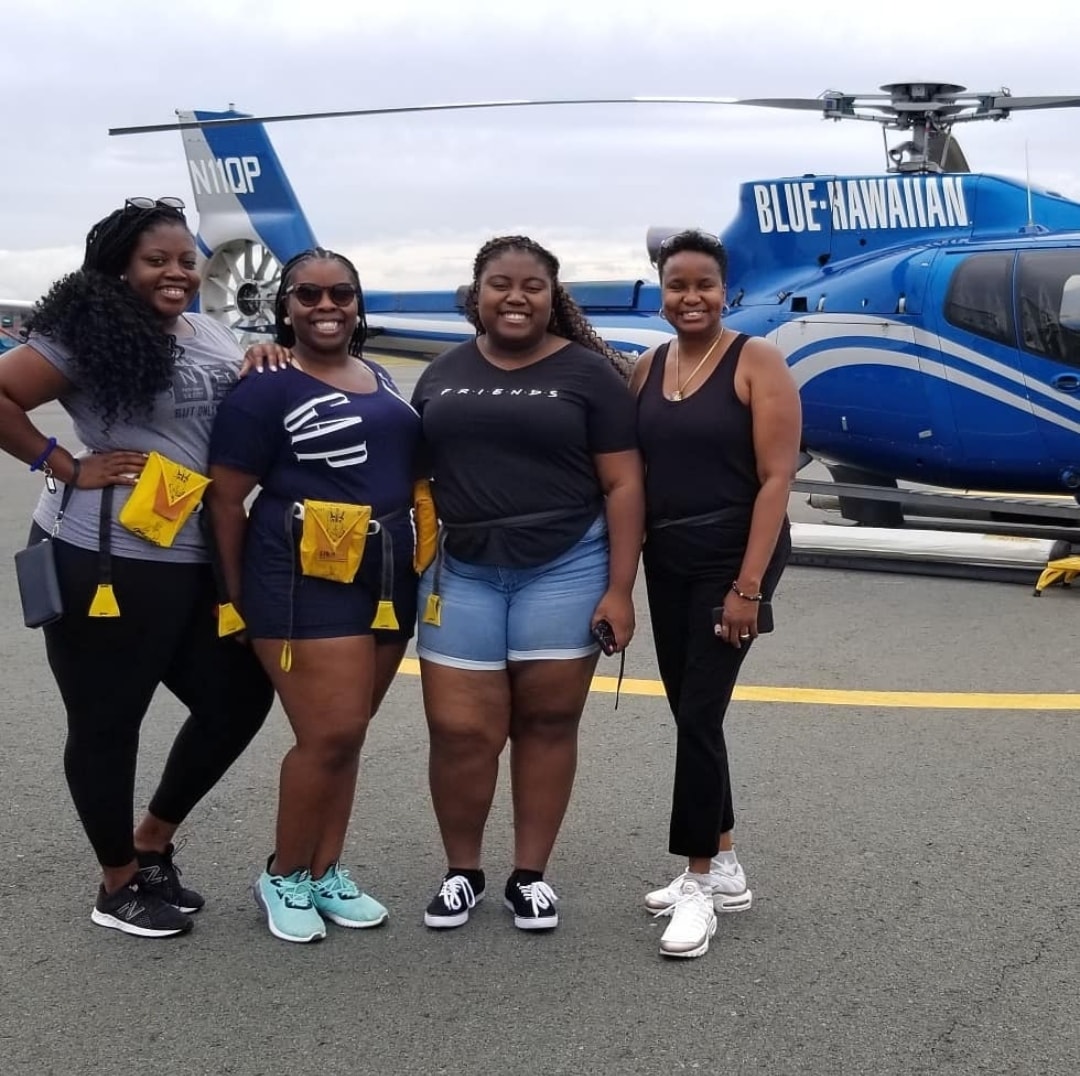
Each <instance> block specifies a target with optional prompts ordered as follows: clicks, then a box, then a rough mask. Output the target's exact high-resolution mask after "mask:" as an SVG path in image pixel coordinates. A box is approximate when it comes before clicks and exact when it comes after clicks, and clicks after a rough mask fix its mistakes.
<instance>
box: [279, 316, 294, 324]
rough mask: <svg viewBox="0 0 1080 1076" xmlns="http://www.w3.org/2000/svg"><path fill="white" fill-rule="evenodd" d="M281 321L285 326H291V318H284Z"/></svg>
mask: <svg viewBox="0 0 1080 1076" xmlns="http://www.w3.org/2000/svg"><path fill="white" fill-rule="evenodd" d="M281 320H282V321H283V322H284V323H285V324H286V325H291V324H292V318H290V317H284V318H282V319H281Z"/></svg>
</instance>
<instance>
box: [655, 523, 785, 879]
mask: <svg viewBox="0 0 1080 1076" xmlns="http://www.w3.org/2000/svg"><path fill="white" fill-rule="evenodd" d="M701 537H702V536H700V535H695V536H694V537H693V539H692V540H691V541H690V542H685V541H684V540H683V536H679V535H675V534H671V535H668V534H666V533H665V534H663V536H662V537H658V538H656V539H654V537H653V535H652V534H650V536H649V538H648V540H647V541H646V543H645V557H644V568H645V583H646V587H647V589H648V595H649V613H650V616H651V617H652V630H653V640H654V643H655V646H656V660H657V664H658V665H659V667H660V678H661V680H663V682H664V693H665V694H666V695H667V700H668V704H669V705H670V707H671V712H672V714H674V716H675V726H676V734H677V736H676V750H675V784H674V789H673V792H672V805H671V824H670V834H669V844H668V850H669V851H670V852H671V853H672V854H674V855H677V856H685V857H687V858H690V857H695V858H696V857H705V856H710V857H711V856H714V855H716V853H717V850H718V849H719V846H720V834H721V833H726V832H728V830H731V829H733V828H734V826H735V810H734V807H733V804H732V799H731V774H730V770H729V766H728V754H727V744H726V743H725V741H724V717H725V715H726V714H727V708H728V704H729V703H730V702H731V696H732V693H733V692H734V690H735V681H736V680H737V679H738V676H739V669H740V668H741V667H742V663H743V661H744V660H745V659H746V655H747V653H748V651H749V645H747V644H745V643H744V644H743V646H742V647H741V649H739V650H736V649H735V647H733V646H731V645H729V644H728V643H726V642H724V641H723V640H722V639H720V638H719V637H718V636H717V635H716V634H715V633H714V631H713V617H712V611H713V609H714V608H715V607H717V606H720V605H723V603H724V598H725V597H726V596H727V595H728V593H729V592H730V589H731V582H732V580H733V579H734V578H735V576H736V575H737V574H738V571H739V567H740V565H741V562H742V553H743V551H742V549H741V548H740V549H737V550H732V552H731V553H730V554H728V555H724V554H723V552H722V547H721V551H719V552H718V551H717V547H715V546H713V548H712V549H711V551H710V555H709V556H708V559H707V561H705V562H704V563H703V562H702V561H701V560H700V559H699V560H697V561H696V563H697V564H698V565H699V566H700V570H699V571H698V572H697V574H694V572H695V568H694V565H695V559H694V557H693V554H694V553H695V552H696V551H697V549H699V548H700V542H699V539H700V538H701ZM695 547H697V549H696V548H695ZM790 553H791V538H790V533H789V530H788V528H787V527H786V526H785V527H784V529H783V531H782V533H781V535H780V540H779V541H778V542H777V547H776V552H775V554H774V555H773V559H772V562H771V563H770V565H769V569H768V571H767V572H766V573H765V581H764V583H763V585H762V590H763V592H764V593H765V594H766V596H768V597H771V596H772V592H773V590H774V589H775V587H776V584H777V582H778V581H779V579H780V576H781V574H782V572H783V570H784V567H785V565H786V564H787V561H788V557H789V556H790ZM761 645H768V637H765V639H763V640H762V642H761Z"/></svg>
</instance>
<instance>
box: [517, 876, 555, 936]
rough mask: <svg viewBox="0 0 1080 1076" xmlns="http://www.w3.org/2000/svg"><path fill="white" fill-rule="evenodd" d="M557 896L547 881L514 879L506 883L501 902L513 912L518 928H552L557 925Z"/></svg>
mask: <svg viewBox="0 0 1080 1076" xmlns="http://www.w3.org/2000/svg"><path fill="white" fill-rule="evenodd" d="M558 900H559V898H558V897H557V896H556V895H555V890H554V889H552V888H551V886H549V885H548V884H547V882H543V881H537V882H522V881H515V879H514V878H513V877H511V879H510V880H509V881H508V882H507V883H506V892H505V895H504V897H503V903H504V904H505V905H506V906H507V908H509V909H510V911H512V912H513V913H514V926H516V927H517V928H518V929H519V930H554V929H555V928H556V927H557V926H558V925H559V912H558V909H556V907H555V905H556V904H557V903H558Z"/></svg>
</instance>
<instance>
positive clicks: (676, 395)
mask: <svg viewBox="0 0 1080 1076" xmlns="http://www.w3.org/2000/svg"><path fill="white" fill-rule="evenodd" d="M723 339H724V330H723V329H721V330H720V335H719V336H718V337H717V338H716V339H715V340H714V341H713V342H712V343H711V344H710V345H709V350H708V351H706V352H705V354H704V355H702V357H701V361H700V362H699V363H698V364H697V366H695V367H694V368H693V370H691V371H690V376H689V377H688V378H687V379H686V380H685V381H684V382H683V383H682V384H681V385H680V384H679V370H680V367H681V365H682V349H681V348H680V347H679V341H678V340H677V339H676V341H675V391H674V392H673V393H672V394H671V398H672V400H674V401H675V402H676V403H678V402H679V401H680V400H681V399H682V398H683V389H685V388H686V386H687V385H689V384H690V382H691V381H693V380H694V378H695V377H696V376H697V372H698V370H700V369H701V368H702V367H703V366H704V365H705V363H707V362H708V361H709V357H710V356H711V355H712V353H713V352H714V351H715V350H716V345H717V344H719V343H720V341H721V340H723Z"/></svg>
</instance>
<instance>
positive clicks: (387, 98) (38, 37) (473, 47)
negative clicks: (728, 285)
mask: <svg viewBox="0 0 1080 1076" xmlns="http://www.w3.org/2000/svg"><path fill="white" fill-rule="evenodd" d="M88 10H89V9H88ZM986 10H988V9H986ZM979 11H980V12H982V11H983V9H979ZM71 13H72V7H71V3H70V0H39V2H38V3H36V4H35V5H32V6H31V5H24V6H23V7H22V8H21V9H20V16H19V31H18V34H19V39H18V47H16V48H9V49H8V50H7V51H6V52H5V60H4V64H3V66H2V67H0V120H6V121H7V122H6V124H5V126H6V129H7V130H8V131H9V132H19V131H25V132H26V135H25V136H24V137H23V139H22V140H21V141H20V140H19V137H18V134H17V133H16V134H15V136H14V137H12V136H10V135H9V138H8V142H7V146H6V152H7V154H9V155H10V154H12V153H14V154H15V158H16V163H15V164H14V165H12V164H10V163H8V161H9V160H10V156H9V157H8V158H6V161H5V167H4V168H3V170H2V171H0V221H2V223H3V228H2V229H0V243H2V244H3V246H4V247H5V248H6V251H7V252H6V253H3V254H0V293H3V292H6V291H9V290H10V288H12V287H15V288H19V289H30V295H31V296H32V295H33V294H34V293H35V292H39V291H40V290H41V289H42V288H43V287H44V286H45V285H46V284H47V283H48V279H51V275H52V274H55V273H58V272H62V271H63V270H64V269H66V268H68V267H69V266H70V265H71V264H72V262H73V261H77V256H75V257H72V256H71V255H70V252H71V251H72V250H73V249H75V246H77V245H79V244H81V239H82V237H83V235H85V232H86V230H87V228H88V226H89V224H90V223H91V222H92V221H93V220H96V219H98V218H100V217H101V216H103V215H104V214H105V213H107V212H108V211H109V210H110V209H112V208H113V207H115V206H116V205H117V204H120V202H122V200H123V198H124V197H126V196H128V195H131V194H148V195H160V194H165V193H178V194H181V195H182V196H185V197H186V196H187V195H188V192H189V191H190V184H189V180H188V175H187V172H186V169H185V166H184V161H183V155H182V151H181V142H180V138H179V136H178V135H177V134H175V133H167V134H156V135H146V136H132V137H125V138H109V137H108V136H107V134H106V131H107V129H108V128H109V127H110V126H118V125H122V124H125V123H144V122H168V121H169V120H171V119H172V118H173V113H174V110H175V109H176V108H178V107H180V108H185V107H198V108H208V109H218V108H224V107H226V105H228V104H229V103H230V102H236V104H237V105H238V107H241V108H243V109H245V110H248V111H255V112H291V111H305V110H322V109H327V108H348V107H358V106H360V107H368V106H371V107H373V106H380V105H381V106H392V105H400V104H403V103H404V104H413V103H423V102H440V101H441V102H445V101H452V100H458V101H460V100H477V99H493V98H496V99H503V98H521V97H537V96H540V97H545V96H554V97H566V96H585V97H597V96H599V97H609V96H624V95H636V94H687V95H738V96H748V97H749V96H791V95H797V96H813V95H815V94H818V93H820V92H821V91H823V90H824V89H826V87H830V86H831V87H839V88H840V89H842V90H845V91H847V92H856V91H857V92H866V91H874V90H876V89H877V87H878V86H879V85H880V84H881V83H883V82H886V81H889V80H892V79H902V78H905V77H912V76H914V77H920V76H921V75H924V74H925V73H939V74H940V75H943V76H944V77H946V78H955V79H956V80H957V81H959V82H962V83H965V84H966V85H968V86H970V87H972V88H977V89H986V90H994V89H997V88H999V87H1001V86H1002V85H1003V84H1004V85H1011V86H1012V87H1013V89H1014V90H1015V92H1016V93H1052V92H1069V91H1075V90H1076V89H1077V87H1076V86H1075V85H1068V84H1066V85H1054V84H1052V83H1051V82H1050V80H1051V79H1053V78H1054V77H1055V76H1054V73H1055V72H1063V73H1069V72H1072V71H1073V70H1074V58H1073V53H1074V51H1075V41H1076V40H1077V37H1078V32H1080V9H1078V8H1077V7H1076V6H1075V5H1074V4H1072V3H1071V2H1068V3H1067V2H1066V0H1048V2H1044V3H1042V4H1040V5H1038V9H1037V11H1036V10H1035V9H1032V11H1031V13H1030V17H1026V18H1012V19H1008V20H1001V19H997V18H995V17H989V16H986V15H985V14H984V15H982V16H980V15H976V16H974V17H973V15H972V7H971V5H966V4H957V5H944V4H941V3H940V0H907V2H906V3H905V4H904V5H903V6H902V7H900V8H895V9H890V15H889V18H888V20H884V19H883V16H882V9H881V8H880V7H878V6H875V5H872V4H867V3H865V2H862V0H859V2H856V0H834V2H833V3H832V4H830V5H827V6H826V7H822V6H820V5H808V4H805V3H803V2H801V0H800V2H796V0H773V2H772V3H771V4H770V5H768V6H767V8H765V9H763V8H761V7H760V6H757V7H755V6H753V5H747V6H745V7H737V6H734V5H719V4H717V3H716V2H715V0H683V2H681V3H680V4H679V5H678V6H676V7H668V8H665V7H664V6H663V5H658V4H657V3H656V2H655V0H591V2H589V3H585V2H582V0H548V2H546V3H544V4H537V5H533V6H531V7H529V6H524V7H522V6H518V7H516V8H508V7H507V6H506V5H505V4H504V3H495V2H490V0H455V2H454V3H453V4H446V3H445V2H443V0H398V2H397V3H394V4H355V5H348V4H344V5H339V6H338V7H337V8H335V11H334V18H333V21H332V24H329V23H327V22H326V21H325V20H320V19H311V18H306V17H304V13H303V12H302V11H301V10H300V9H298V8H297V5H296V3H295V0H236V2H234V3H230V4H223V3H220V0H188V2H187V3H185V4H184V5H180V6H177V7H172V8H170V7H165V8H160V7H159V8H155V9H154V11H153V16H152V19H150V18H149V16H148V14H147V9H146V8H145V7H144V5H142V4H140V3H136V2H135V0H98V2H97V3H95V4H94V5H93V15H92V16H90V15H88V16H87V17H85V18H82V17H80V18H78V19H75V18H72V17H71ZM886 23H887V24H886ZM976 39H977V40H978V45H977V46H976V45H975V41H976ZM913 67H915V68H917V70H915V71H912V68H913ZM1069 77H1071V76H1069ZM15 101H17V102H20V104H19V105H18V108H17V110H13V109H12V104H11V103H12V102H15ZM26 102H30V103H31V104H30V106H29V107H27V105H26ZM1075 122H1076V119H1075V117H1071V116H1070V115H1069V114H1068V113H1047V114H1042V115H1037V114H1025V115H1017V116H1015V117H1014V118H1013V119H1011V120H1009V121H1007V122H1005V123H1000V124H998V123H995V124H971V125H967V126H964V127H963V128H958V131H957V134H958V137H959V138H960V141H961V143H962V145H963V147H964V149H965V152H966V153H967V154H968V158H969V160H970V161H971V163H972V166H973V168H976V169H986V170H989V171H999V172H1004V173H1006V174H1009V175H1013V176H1020V177H1022V176H1023V175H1024V172H1025V163H1024V162H1025V151H1026V154H1027V156H1028V158H1029V159H1030V162H1031V172H1032V177H1033V179H1035V180H1036V181H1038V182H1043V183H1046V184H1047V185H1049V186H1053V187H1055V188H1056V189H1059V190H1062V191H1063V193H1066V194H1071V195H1073V196H1080V160H1078V158H1077V154H1076V151H1075V149H1074V148H1073V143H1072V141H1071V140H1070V139H1068V138H1066V137H1065V135H1066V133H1067V132H1069V131H1071V130H1072V128H1073V127H1074V126H1075ZM270 131H271V136H272V138H273V141H274V143H275V145H276V147H277V149H278V152H279V155H280V156H281V158H282V160H283V161H284V163H285V167H286V169H287V171H288V173H289V176H290V178H291V180H292V183H293V186H294V187H295V189H296V190H297V193H298V195H299V197H300V198H301V200H302V202H303V205H304V207H305V210H306V212H307V214H308V217H309V219H310V221H311V223H312V226H313V228H314V230H315V232H316V234H317V236H318V237H319V238H320V240H321V241H322V242H324V243H327V244H330V245H334V246H338V247H341V248H344V249H346V250H355V251H358V252H360V256H361V260H362V261H363V263H364V265H365V279H366V280H371V281H382V280H387V281H389V282H392V283H393V284H394V285H395V286H399V287H403V288H404V287H410V286H416V287H424V286H434V285H436V284H439V285H441V284H450V283H453V282H456V281H459V280H460V278H461V276H462V271H463V267H464V268H465V269H466V270H467V266H468V263H469V261H470V260H471V257H472V254H473V252H474V251H475V249H476V247H477V246H478V245H479V244H480V243H481V242H483V240H484V239H486V238H487V237H488V236H489V235H491V234H494V233H499V232H507V231H513V230H523V231H526V232H528V233H529V234H535V235H536V236H537V237H538V238H541V237H543V240H544V241H546V242H548V243H549V244H550V245H551V246H552V248H553V249H555V250H556V252H557V253H559V254H560V256H561V257H562V258H563V261H564V265H565V269H566V273H567V275H568V276H570V275H575V276H578V275H590V276H599V275H603V274H604V272H606V271H608V270H610V271H611V272H612V273H615V274H616V275H619V276H634V275H638V274H639V273H642V272H644V271H647V269H648V266H647V262H645V260H644V234H645V229H646V228H647V227H648V225H649V224H651V223H658V222H670V223H674V224H679V223H696V224H702V225H704V226H706V227H710V228H712V229H714V230H715V229H720V228H722V227H723V226H724V225H725V224H726V223H727V222H728V221H729V220H730V218H731V216H732V214H733V213H734V210H735V206H736V197H737V190H738V185H739V183H740V182H741V181H746V180H751V179H762V178H771V177H774V176H791V175H799V174H801V173H803V172H815V173H819V174H829V173H841V174H843V173H854V174H859V173H866V172H875V171H877V170H879V169H880V168H881V166H882V162H883V156H882V149H881V138H880V135H879V133H878V132H877V131H876V130H875V128H874V127H873V126H871V125H870V124H834V123H826V122H824V121H823V120H821V119H820V118H819V117H818V116H815V115H813V114H809V113H790V112H779V111H765V110H760V111H759V110H751V109H743V108H738V107H723V106H716V107H703V106H659V105H640V106H589V107H580V108H568V107H567V108H546V109H545V108H528V109H520V110H516V111H510V110H507V111H499V112H470V113H457V114H452V113H443V114H439V115H410V116H387V117H375V118H364V119H354V120H342V121H318V122H312V123H306V124H280V125H275V126H274V127H272V128H270ZM65 252H66V253H65ZM21 294H23V295H25V294H26V292H25V290H21Z"/></svg>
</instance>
